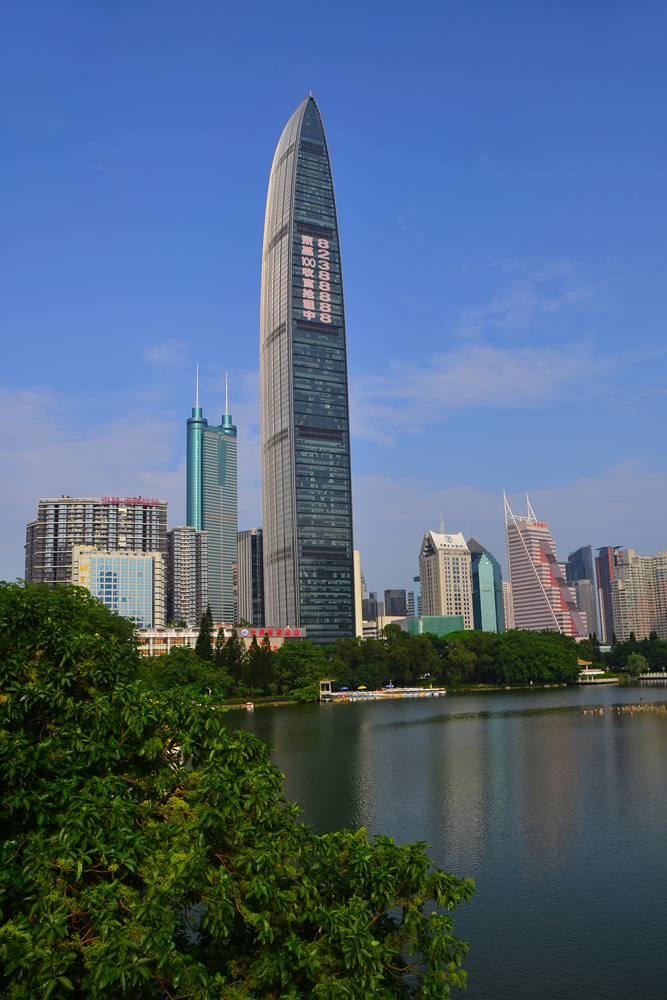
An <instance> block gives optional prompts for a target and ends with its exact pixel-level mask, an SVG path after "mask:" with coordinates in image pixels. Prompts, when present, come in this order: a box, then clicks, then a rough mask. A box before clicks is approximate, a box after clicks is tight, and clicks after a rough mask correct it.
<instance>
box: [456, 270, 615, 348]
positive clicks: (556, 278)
mask: <svg viewBox="0 0 667 1000" xmlns="http://www.w3.org/2000/svg"><path fill="white" fill-rule="evenodd" d="M500 269H501V270H502V271H503V272H505V273H507V272H511V271H516V270H521V271H523V272H524V273H522V274H521V275H520V276H519V277H517V278H515V279H513V280H512V281H510V282H509V283H508V286H507V287H506V289H505V290H504V291H503V292H502V293H501V294H500V295H497V296H495V297H494V298H493V299H492V301H491V302H489V303H488V304H487V305H485V306H481V307H479V308H475V309H467V310H465V311H464V312H463V314H462V316H461V319H460V321H459V323H458V325H457V326H456V327H455V329H454V333H455V334H457V335H458V336H460V337H473V338H477V337H479V336H480V334H482V333H487V334H488V333H490V332H494V331H499V330H502V331H503V332H506V333H521V332H523V331H524V330H530V331H531V332H534V331H535V330H537V329H548V328H549V327H551V326H553V325H554V321H555V320H556V319H557V320H558V325H559V329H562V323H563V318H564V317H565V316H567V314H568V313H570V312H573V311H579V310H581V309H582V308H583V307H584V306H586V305H587V304H588V302H590V301H591V300H592V299H593V298H594V297H595V296H596V295H597V294H598V293H599V290H600V289H599V286H596V285H594V284H592V283H591V282H588V281H585V280H584V279H582V277H581V275H580V273H579V268H578V267H577V265H576V264H574V263H573V262H572V261H567V260H556V261H550V262H548V263H546V264H543V265H542V266H540V267H534V268H533V269H532V270H528V271H526V265H525V263H524V262H523V261H506V262H503V263H502V264H501V265H500Z"/></svg>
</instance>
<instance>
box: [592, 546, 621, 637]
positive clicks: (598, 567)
mask: <svg viewBox="0 0 667 1000" xmlns="http://www.w3.org/2000/svg"><path fill="white" fill-rule="evenodd" d="M597 551H598V553H599V555H597V556H596V557H595V575H596V577H597V585H598V604H599V606H600V638H601V639H602V641H603V642H606V643H610V642H611V640H612V638H613V636H614V607H613V602H612V596H611V585H612V582H613V579H614V568H615V566H616V563H617V561H618V556H619V553H620V551H621V550H620V548H619V546H617V545H615V546H611V545H605V546H604V547H603V548H601V549H598V550H597Z"/></svg>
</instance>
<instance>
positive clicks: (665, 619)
mask: <svg viewBox="0 0 667 1000" xmlns="http://www.w3.org/2000/svg"><path fill="white" fill-rule="evenodd" d="M610 590H611V604H612V618H613V633H612V634H613V635H615V636H616V638H617V639H618V641H619V642H623V641H625V640H626V639H629V638H630V633H631V632H632V633H634V636H635V639H648V637H649V636H650V634H651V633H652V632H655V633H656V635H657V636H658V638H659V639H663V640H667V551H662V552H658V553H657V555H655V556H638V555H637V554H636V553H635V551H634V549H624V550H623V551H622V552H619V553H618V554H617V556H616V566H615V569H614V579H613V580H612V582H611V587H610Z"/></svg>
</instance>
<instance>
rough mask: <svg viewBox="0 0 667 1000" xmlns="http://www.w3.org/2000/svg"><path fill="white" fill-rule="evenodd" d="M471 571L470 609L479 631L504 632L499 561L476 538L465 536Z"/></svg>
mask: <svg viewBox="0 0 667 1000" xmlns="http://www.w3.org/2000/svg"><path fill="white" fill-rule="evenodd" d="M468 548H469V549H470V556H471V567H470V568H471V571H472V611H473V621H474V623H475V628H476V629H479V630H480V631H481V632H504V631H505V613H504V609H503V575H502V570H501V568H500V563H499V562H498V560H497V559H496V557H495V556H492V555H491V553H490V552H489V551H488V549H485V548H484V546H483V545H481V544H480V543H479V542H478V541H477V539H476V538H470V539H469V540H468Z"/></svg>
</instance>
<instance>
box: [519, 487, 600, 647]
mask: <svg viewBox="0 0 667 1000" xmlns="http://www.w3.org/2000/svg"><path fill="white" fill-rule="evenodd" d="M505 526H506V530H507V558H508V563H509V571H510V581H509V582H510V586H511V588H512V604H513V609H514V626H515V628H520V629H527V630H528V631H531V632H540V631H542V630H543V629H549V630H551V631H555V632H562V633H563V634H564V635H571V636H574V637H578V636H583V637H585V636H587V635H588V628H587V625H586V622H585V620H584V619H583V618H582V616H581V614H580V613H579V610H578V609H577V602H576V599H575V596H574V594H573V593H572V591H571V590H570V588H569V587H568V585H567V580H566V578H565V570H564V568H563V566H562V565H561V564H560V563H559V562H558V558H557V556H556V546H555V544H554V540H553V538H552V537H551V535H550V533H549V526H548V525H547V524H546V523H545V522H544V521H538V520H537V518H536V517H535V513H534V511H533V508H532V507H531V506H530V501H528V511H527V514H526V515H519V514H514V513H513V512H512V510H511V508H510V505H509V503H508V502H507V498H505Z"/></svg>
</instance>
